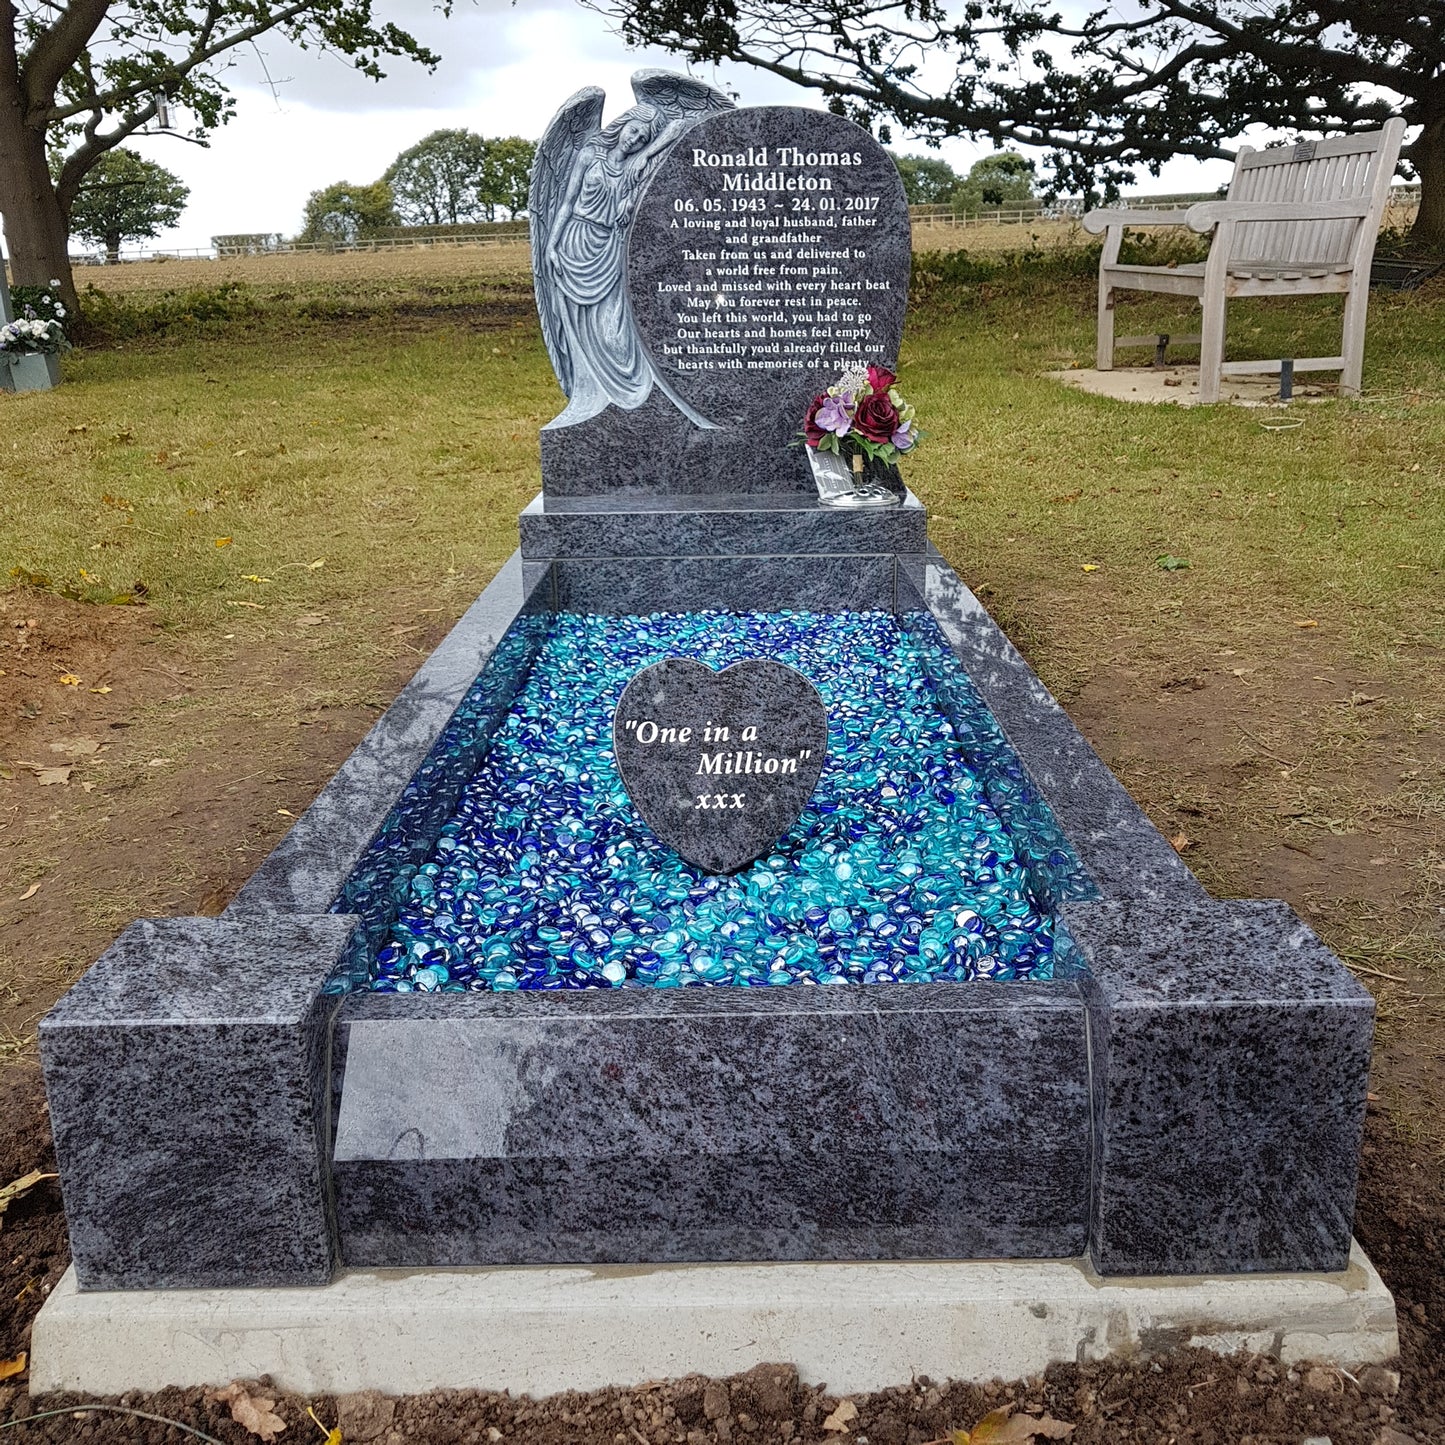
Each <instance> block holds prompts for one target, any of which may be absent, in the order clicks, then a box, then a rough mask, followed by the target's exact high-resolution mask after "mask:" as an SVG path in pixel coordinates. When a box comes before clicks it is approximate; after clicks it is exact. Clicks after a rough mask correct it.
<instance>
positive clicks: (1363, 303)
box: [1340, 279, 1370, 396]
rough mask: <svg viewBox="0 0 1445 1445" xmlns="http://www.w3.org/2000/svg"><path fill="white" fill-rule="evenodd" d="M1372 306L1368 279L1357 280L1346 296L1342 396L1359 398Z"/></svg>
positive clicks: (1342, 350) (1342, 354)
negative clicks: (1366, 332)
mask: <svg viewBox="0 0 1445 1445" xmlns="http://www.w3.org/2000/svg"><path fill="white" fill-rule="evenodd" d="M1369 306H1370V286H1369V282H1368V279H1367V280H1366V281H1365V282H1364V283H1363V284H1361V282H1360V281H1359V280H1358V279H1356V280H1355V282H1354V284H1353V285H1352V286H1351V287H1350V290H1349V291H1348V293H1347V294H1346V296H1345V335H1344V340H1343V342H1342V344H1341V346H1340V355H1341V356H1342V357H1343V358H1344V362H1345V364H1344V367H1343V369H1342V370H1341V372H1340V395H1341V396H1358V395H1359V394H1360V386H1361V382H1362V380H1363V377H1364V371H1365V314H1366V312H1367V311H1368V310H1369Z"/></svg>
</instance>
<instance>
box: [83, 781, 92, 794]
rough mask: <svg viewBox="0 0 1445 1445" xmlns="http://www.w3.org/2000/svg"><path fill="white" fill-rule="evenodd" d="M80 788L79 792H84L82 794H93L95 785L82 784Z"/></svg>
mask: <svg viewBox="0 0 1445 1445" xmlns="http://www.w3.org/2000/svg"><path fill="white" fill-rule="evenodd" d="M80 788H81V791H82V792H84V793H93V792H94V791H95V784H94V783H82V784H81V785H80Z"/></svg>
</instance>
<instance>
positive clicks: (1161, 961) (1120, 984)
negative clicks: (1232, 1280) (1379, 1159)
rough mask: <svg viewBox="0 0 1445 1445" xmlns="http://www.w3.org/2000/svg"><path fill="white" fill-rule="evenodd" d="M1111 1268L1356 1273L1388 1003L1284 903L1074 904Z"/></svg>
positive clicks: (1097, 1220) (1098, 1204) (1094, 1243)
mask: <svg viewBox="0 0 1445 1445" xmlns="http://www.w3.org/2000/svg"><path fill="white" fill-rule="evenodd" d="M1063 917H1064V920H1065V923H1066V925H1067V928H1068V931H1069V934H1070V936H1071V938H1072V940H1073V944H1074V947H1075V948H1076V949H1077V950H1078V953H1079V955H1080V956H1081V959H1082V961H1083V963H1084V964H1085V965H1086V966H1087V968H1088V970H1089V971H1088V973H1087V974H1086V975H1085V976H1084V977H1083V978H1082V980H1081V982H1082V985H1083V988H1084V993H1085V997H1086V999H1087V1000H1088V1005H1089V1031H1090V1046H1091V1054H1092V1072H1093V1101H1094V1109H1093V1121H1094V1122H1093V1128H1094V1149H1093V1155H1094V1162H1093V1211H1092V1213H1093V1217H1092V1221H1091V1240H1090V1253H1091V1255H1092V1256H1093V1260H1094V1264H1095V1266H1096V1267H1097V1268H1098V1270H1099V1271H1100V1273H1103V1274H1204V1273H1208V1274H1213V1273H1217V1274H1228V1273H1234V1272H1254V1271H1270V1270H1341V1269H1344V1268H1345V1265H1346V1262H1347V1260H1348V1258H1349V1252H1350V1231H1351V1226H1352V1223H1353V1219H1354V1208H1355V1174H1356V1167H1357V1164H1358V1160H1359V1151H1360V1139H1361V1133H1362V1130H1363V1128H1364V1118H1365V1090H1366V1080H1367V1077H1368V1071H1369V1065H1370V1045H1371V1041H1372V1038H1373V1033H1374V1011H1375V1006H1374V1000H1373V999H1372V998H1371V997H1370V995H1369V993H1368V992H1367V991H1366V990H1365V989H1364V988H1362V987H1361V986H1360V984H1359V983H1358V982H1356V980H1355V979H1354V978H1353V977H1351V975H1350V974H1349V973H1348V971H1347V970H1346V969H1345V967H1344V966H1343V964H1341V963H1340V961H1339V960H1338V959H1337V958H1336V957H1335V956H1334V955H1333V954H1332V953H1331V952H1330V951H1329V949H1327V948H1326V947H1325V946H1324V944H1322V943H1321V942H1320V940H1319V939H1318V938H1317V937H1316V936H1315V935H1314V933H1312V932H1311V931H1310V929H1309V928H1308V927H1307V926H1306V925H1305V924H1304V923H1303V922H1302V921H1301V920H1300V919H1299V918H1298V917H1297V916H1296V915H1295V914H1294V913H1293V912H1292V911H1291V910H1290V908H1289V907H1288V906H1287V905H1286V904H1283V903H1275V902H1219V903H1215V902H1205V903H1202V904H1194V905H1190V904H1187V903H1181V902H1177V901H1174V900H1169V901H1167V902H1166V901H1164V900H1156V901H1131V902H1108V903H1103V902H1101V903H1070V904H1066V905H1065V907H1064V909H1063Z"/></svg>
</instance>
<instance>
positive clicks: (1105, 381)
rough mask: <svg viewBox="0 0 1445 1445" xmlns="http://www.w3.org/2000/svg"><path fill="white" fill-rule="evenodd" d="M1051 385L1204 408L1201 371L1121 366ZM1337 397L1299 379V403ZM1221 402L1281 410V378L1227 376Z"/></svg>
mask: <svg viewBox="0 0 1445 1445" xmlns="http://www.w3.org/2000/svg"><path fill="white" fill-rule="evenodd" d="M1044 375H1045V376H1047V377H1048V378H1049V379H1050V380H1051V381H1061V382H1063V384H1064V385H1065V386H1072V387H1074V388H1075V389H1076V390H1078V391H1087V392H1088V393H1089V394H1090V395H1091V396H1108V397H1112V398H1113V399H1114V400H1115V401H1145V402H1170V403H1172V404H1173V405H1175V406H1203V405H1205V404H1206V403H1203V402H1201V401H1200V400H1199V367H1198V365H1197V364H1195V365H1192V366H1191V365H1187V364H1186V365H1182V366H1119V367H1115V368H1114V370H1113V371H1095V370H1094V369H1093V367H1085V366H1081V367H1078V368H1077V369H1075V370H1071V371H1046V372H1045V373H1044ZM1334 394H1335V387H1334V385H1333V384H1331V385H1329V386H1325V385H1321V384H1320V383H1319V382H1308V381H1301V380H1300V379H1299V378H1298V377H1296V379H1295V384H1294V396H1295V400H1296V401H1324V400H1326V399H1327V398H1329V397H1331V396H1333V395H1334ZM1220 400H1221V401H1227V402H1233V403H1234V405H1236V406H1262V407H1278V406H1281V405H1282V403H1281V402H1280V400H1279V377H1278V376H1226V377H1225V378H1224V386H1223V390H1222V391H1221V392H1220Z"/></svg>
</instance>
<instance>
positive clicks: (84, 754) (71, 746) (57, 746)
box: [50, 738, 100, 758]
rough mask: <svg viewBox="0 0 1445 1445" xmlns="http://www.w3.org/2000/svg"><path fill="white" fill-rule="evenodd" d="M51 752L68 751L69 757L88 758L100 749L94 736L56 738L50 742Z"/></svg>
mask: <svg viewBox="0 0 1445 1445" xmlns="http://www.w3.org/2000/svg"><path fill="white" fill-rule="evenodd" d="M50 751H51V752H52V753H69V754H70V755H71V757H75V758H88V757H89V756H90V755H91V754H92V753H98V752H99V751H100V744H99V743H98V742H96V740H95V739H94V738H56V740H55V741H54V742H53V743H51V744H50Z"/></svg>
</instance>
